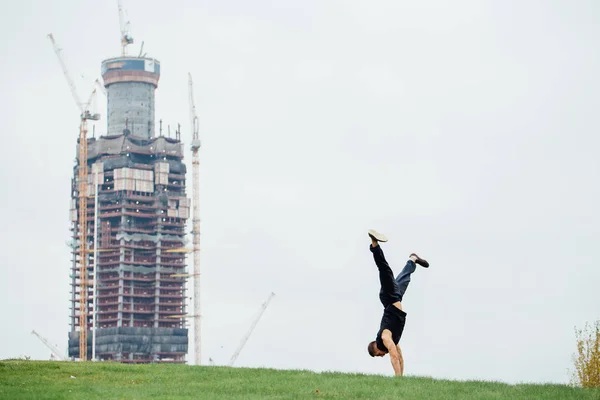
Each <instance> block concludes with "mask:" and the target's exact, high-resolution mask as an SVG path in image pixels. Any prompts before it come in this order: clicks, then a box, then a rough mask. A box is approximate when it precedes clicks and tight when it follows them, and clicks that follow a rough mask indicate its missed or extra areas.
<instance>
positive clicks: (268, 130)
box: [0, 0, 600, 383]
mask: <svg viewBox="0 0 600 400" xmlns="http://www.w3.org/2000/svg"><path fill="white" fill-rule="evenodd" d="M4 3H6V2H4ZM3 5H4V7H3V8H4V11H3V12H2V13H0V54H2V60H3V61H2V63H1V64H0V68H1V73H0V88H1V90H0V106H1V109H2V113H1V114H2V118H1V119H0V134H1V135H2V138H3V139H4V140H3V150H4V151H3V155H2V157H1V158H0V178H1V179H2V182H4V184H3V186H2V187H3V190H2V196H1V197H0V205H1V206H2V207H1V209H2V210H3V211H4V214H3V218H2V224H1V225H0V243H1V244H0V246H1V247H0V249H1V250H2V256H3V257H2V263H1V264H0V300H1V301H0V312H1V315H2V319H3V323H2V329H1V330H0V358H8V357H17V356H31V357H32V358H34V359H48V358H49V354H50V352H49V351H48V350H47V349H46V348H45V347H44V346H43V344H42V343H41V342H40V341H39V340H37V339H36V338H35V337H34V336H32V335H30V332H31V330H32V329H35V330H37V331H38V332H39V333H41V334H42V335H43V336H45V337H47V338H48V339H49V340H50V341H51V342H52V343H55V344H56V345H58V346H59V347H60V348H61V349H62V350H66V348H67V334H68V330H69V318H68V316H69V284H70V280H69V268H70V254H69V249H68V248H67V246H66V244H65V242H67V241H68V240H69V236H70V232H69V224H70V223H69V202H70V179H71V176H72V167H73V162H74V158H75V145H76V138H77V134H78V124H79V120H78V111H77V108H76V106H75V104H74V102H73V100H72V98H71V94H70V92H69V89H68V86H67V84H66V81H65V79H64V77H63V75H62V72H61V69H60V67H59V64H58V62H57V59H56V56H55V54H54V52H53V50H52V47H51V44H50V42H49V40H48V39H47V38H46V35H47V34H48V33H50V32H53V33H54V35H55V38H56V40H57V42H58V43H59V45H60V46H61V47H62V48H63V49H64V52H63V53H64V57H65V60H66V62H67V63H68V67H69V69H70V70H71V73H72V75H73V76H74V78H75V81H76V84H77V86H78V90H79V93H80V96H81V97H87V96H88V95H89V93H90V91H91V90H92V82H93V81H94V80H95V79H96V78H98V77H99V76H100V64H101V61H102V60H103V59H105V58H109V57H115V56H118V55H120V45H119V22H118V21H119V20H118V15H117V6H116V1H102V2H91V1H75V0H62V1H43V0H23V1H18V2H11V3H10V5H9V4H8V3H6V4H3ZM125 7H126V8H127V10H128V14H129V19H130V20H131V31H132V35H133V36H134V38H135V40H136V43H135V44H134V45H133V46H131V53H132V54H135V55H137V54H138V52H139V46H140V44H141V42H142V41H145V45H144V51H145V52H147V55H148V56H149V57H155V58H157V59H158V60H160V62H161V67H162V69H161V72H162V76H161V80H160V83H159V87H158V89H157V92H156V99H157V100H156V110H157V111H156V115H157V123H158V119H163V120H164V124H165V126H166V125H168V124H170V125H171V127H172V129H173V128H174V127H175V125H176V124H177V123H178V122H180V123H181V124H182V131H183V139H184V140H185V142H186V143H187V144H189V141H190V139H191V134H190V129H189V118H188V101H187V73H188V72H191V73H192V75H193V77H194V81H195V85H196V87H195V89H196V90H195V96H196V102H197V108H198V112H199V117H200V128H201V139H202V143H203V147H202V149H201V197H202V201H201V214H202V228H201V230H202V239H201V247H202V253H201V268H202V271H203V275H202V314H203V320H202V323H203V328H202V329H203V356H202V358H203V362H204V363H208V359H209V357H211V358H212V359H213V360H215V362H216V363H217V364H226V363H228V361H229V359H230V357H231V355H232V354H233V353H234V351H235V349H236V347H237V346H238V344H239V342H240V340H241V339H242V338H243V336H244V335H245V334H246V332H247V330H248V329H249V328H250V325H251V323H252V320H253V318H255V317H256V315H257V313H258V311H259V308H260V305H261V303H262V302H264V301H265V300H266V298H267V296H268V295H269V293H270V292H271V291H273V292H275V294H276V296H275V297H274V299H273V301H272V302H271V305H270V306H269V307H268V309H267V310H266V312H265V314H264V316H263V318H262V319H261V321H260V323H259V325H258V327H257V328H256V330H255V331H254V333H253V335H252V336H251V338H250V340H249V341H248V342H247V344H246V346H245V348H244V350H243V351H242V353H241V355H240V357H239V358H238V360H237V363H236V364H237V365H239V366H249V367H272V368H285V369H288V368H294V369H298V368H302V369H310V370H314V371H324V370H334V371H347V372H364V373H369V374H385V375H392V374H393V370H392V367H391V365H390V363H389V358H387V357H386V358H385V359H372V358H371V357H369V355H368V354H367V351H366V346H367V343H368V342H369V341H371V340H373V339H374V338H375V334H376V333H377V330H378V327H379V321H380V318H381V313H382V307H381V304H380V303H379V300H378V290H379V282H378V275H377V270H376V267H375V265H374V263H373V260H372V257H371V253H370V252H369V250H368V245H369V239H368V237H367V234H366V231H367V229H369V228H374V229H377V230H379V231H381V232H384V233H385V234H387V236H388V237H389V238H390V242H389V243H388V244H385V245H384V251H385V252H386V255H387V257H388V261H389V262H390V264H391V265H392V267H393V268H394V270H395V271H396V273H398V272H399V271H400V269H401V268H402V267H403V265H404V263H405V261H406V259H407V257H408V255H409V254H410V253H411V252H413V251H414V252H417V253H418V254H419V255H421V256H422V257H425V258H427V259H428V260H429V261H430V263H431V268H430V269H429V270H424V269H422V268H420V269H418V270H417V271H416V273H415V275H414V276H413V279H412V282H411V284H410V286H409V288H408V291H407V294H406V296H405V299H404V302H403V305H404V309H405V311H406V312H407V313H408V316H407V322H406V328H405V331H404V335H403V337H402V339H401V342H400V344H401V346H402V348H403V352H404V357H405V363H406V368H405V371H406V373H407V374H408V375H424V376H433V377H438V378H451V379H475V378H477V379H486V380H502V381H506V382H513V383H514V382H567V381H568V380H569V371H568V370H569V369H570V368H571V365H572V361H571V357H572V355H573V353H574V352H575V335H574V327H575V326H578V327H582V326H583V325H584V324H585V322H587V321H589V322H591V321H593V320H596V319H599V318H600V300H599V295H598V287H599V286H600V265H599V264H598V260H597V258H598V249H599V247H598V238H599V233H600V232H599V231H600V228H599V226H600V211H599V207H598V204H599V203H600V189H599V178H600V176H599V161H598V160H599V157H598V149H599V147H600V139H599V138H598V137H599V136H598V132H599V131H600V129H599V128H600V122H599V121H600V120H599V118H598V109H599V108H600V78H599V75H598V71H599V69H600V52H599V51H598V42H599V39H600V28H599V26H598V20H599V18H600V5H599V3H598V2H596V1H592V0H589V1H585V0H579V1H567V0H564V1H541V0H540V1H453V2H447V1H418V2H415V1H412V2H408V1H398V0H372V1H368V2H367V1H360V0H344V1H342V0H286V1H272V0H271V1H269V0H256V1H251V2H250V1H244V0H221V1H206V0H200V1H193V0H180V1H175V2H170V3H169V4H167V3H165V2H159V1H143V0H126V2H125ZM98 110H99V111H100V112H101V113H103V114H106V104H105V99H104V98H103V97H102V96H100V97H99V98H98ZM105 132H106V122H105V120H103V121H102V122H101V123H99V124H97V126H96V134H101V133H105ZM187 144H186V149H188V148H189V146H188V145H187ZM185 161H186V163H187V165H188V169H189V171H190V174H189V179H188V186H190V183H191V157H190V154H189V152H188V153H187V155H186V160H185ZM188 193H189V196H190V197H191V193H192V191H191V187H189V189H188ZM189 227H190V230H191V221H190V225H189ZM190 239H191V238H190ZM189 263H190V268H191V258H190V260H189ZM191 342H192V338H191V336H190V343H191ZM190 359H193V357H190Z"/></svg>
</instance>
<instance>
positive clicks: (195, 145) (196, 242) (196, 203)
mask: <svg viewBox="0 0 600 400" xmlns="http://www.w3.org/2000/svg"><path fill="white" fill-rule="evenodd" d="M188 89H189V102H190V119H191V123H192V132H193V137H192V166H193V168H192V169H193V204H192V224H193V228H192V234H193V241H192V242H193V253H194V314H195V316H194V363H195V365H200V364H201V342H200V338H201V330H200V187H199V186H200V156H199V154H198V151H199V150H200V139H199V138H198V130H199V129H198V115H197V114H196V104H195V103H194V83H193V82H192V74H188Z"/></svg>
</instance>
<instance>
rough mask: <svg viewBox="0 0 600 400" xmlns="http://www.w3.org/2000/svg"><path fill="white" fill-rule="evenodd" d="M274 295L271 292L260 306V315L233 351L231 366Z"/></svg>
mask: <svg viewBox="0 0 600 400" xmlns="http://www.w3.org/2000/svg"><path fill="white" fill-rule="evenodd" d="M273 296H275V293H271V294H270V295H269V298H267V301H265V302H264V303H263V304H262V306H261V307H260V312H259V313H258V316H257V317H256V319H255V320H254V322H252V326H250V330H248V333H246V336H244V337H243V338H242V341H241V343H240V345H239V346H238V348H237V350H236V351H235V353H233V356H232V357H231V360H230V361H229V366H230V367H232V366H233V363H234V362H235V360H236V359H237V358H238V356H239V355H240V353H241V351H242V349H243V348H244V346H245V345H246V342H247V341H248V339H249V338H250V335H252V332H253V331H254V328H256V325H258V321H259V320H260V317H262V315H263V314H264V312H265V310H266V309H267V307H268V306H269V303H270V302H271V299H272V298H273Z"/></svg>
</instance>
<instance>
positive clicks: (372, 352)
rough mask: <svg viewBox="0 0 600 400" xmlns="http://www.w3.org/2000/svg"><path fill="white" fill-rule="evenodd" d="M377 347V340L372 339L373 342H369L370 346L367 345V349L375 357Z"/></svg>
mask: <svg viewBox="0 0 600 400" xmlns="http://www.w3.org/2000/svg"><path fill="white" fill-rule="evenodd" d="M376 348H377V342H375V341H372V342H371V343H369V347H367V350H369V354H370V355H371V357H375V354H376V353H375V349H376Z"/></svg>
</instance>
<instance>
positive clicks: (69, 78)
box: [48, 33, 83, 113]
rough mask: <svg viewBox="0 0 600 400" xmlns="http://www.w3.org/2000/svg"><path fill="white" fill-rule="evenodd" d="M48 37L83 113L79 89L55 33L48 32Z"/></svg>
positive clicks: (76, 102) (72, 93)
mask: <svg viewBox="0 0 600 400" xmlns="http://www.w3.org/2000/svg"><path fill="white" fill-rule="evenodd" d="M48 38H49V39H50V41H51V42H52V47H53V48H54V52H55V53H56V57H57V58H58V62H59V63H60V67H61V68H62V71H63V74H64V75H65V78H66V79H67V84H68V85H69V89H71V95H73V100H75V104H77V107H78V108H79V111H80V112H81V113H83V103H82V102H81V99H80V98H79V95H78V94H77V89H76V88H75V83H74V82H73V79H71V74H69V70H68V69H67V65H66V64H65V61H64V60H63V58H62V55H61V49H60V48H59V47H58V45H57V44H56V41H55V40H54V35H52V34H51V33H50V34H48Z"/></svg>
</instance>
